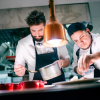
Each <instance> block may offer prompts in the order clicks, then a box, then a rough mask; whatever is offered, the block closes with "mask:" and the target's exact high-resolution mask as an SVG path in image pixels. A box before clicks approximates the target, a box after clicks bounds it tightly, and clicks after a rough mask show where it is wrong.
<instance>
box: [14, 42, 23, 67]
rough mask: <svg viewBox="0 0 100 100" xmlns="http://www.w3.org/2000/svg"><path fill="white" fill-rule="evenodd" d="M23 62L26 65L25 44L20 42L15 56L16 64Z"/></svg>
mask: <svg viewBox="0 0 100 100" xmlns="http://www.w3.org/2000/svg"><path fill="white" fill-rule="evenodd" d="M18 64H21V65H23V66H24V67H25V59H24V46H23V45H22V44H21V43H20V42H18V45H17V47H16V57H15V63H14V66H15V65H18Z"/></svg>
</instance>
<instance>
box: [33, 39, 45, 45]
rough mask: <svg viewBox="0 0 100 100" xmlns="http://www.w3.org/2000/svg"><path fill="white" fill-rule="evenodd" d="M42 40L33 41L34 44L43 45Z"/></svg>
mask: <svg viewBox="0 0 100 100" xmlns="http://www.w3.org/2000/svg"><path fill="white" fill-rule="evenodd" d="M43 42H44V40H42V41H40V42H38V41H35V45H43Z"/></svg>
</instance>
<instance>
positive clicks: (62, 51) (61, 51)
mask: <svg viewBox="0 0 100 100" xmlns="http://www.w3.org/2000/svg"><path fill="white" fill-rule="evenodd" d="M58 57H59V59H66V58H69V59H70V56H69V54H68V50H67V47H66V45H65V46H61V47H58Z"/></svg>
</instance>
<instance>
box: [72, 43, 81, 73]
mask: <svg viewBox="0 0 100 100" xmlns="http://www.w3.org/2000/svg"><path fill="white" fill-rule="evenodd" d="M78 48H79V47H78V46H76V44H75V45H74V46H73V63H72V66H73V71H74V68H75V67H76V66H78V63H77V56H76V52H77V50H78Z"/></svg>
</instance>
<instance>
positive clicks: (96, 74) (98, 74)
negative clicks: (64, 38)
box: [76, 36, 100, 78]
mask: <svg viewBox="0 0 100 100" xmlns="http://www.w3.org/2000/svg"><path fill="white" fill-rule="evenodd" d="M91 39H92V36H91ZM79 52H80V48H79V49H78V50H77V52H76V56H77V62H78V60H79ZM90 54H92V50H91V47H90ZM90 66H93V67H94V68H95V69H94V78H97V77H100V70H99V69H97V68H96V67H95V65H94V63H93V64H92V65H90Z"/></svg>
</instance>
